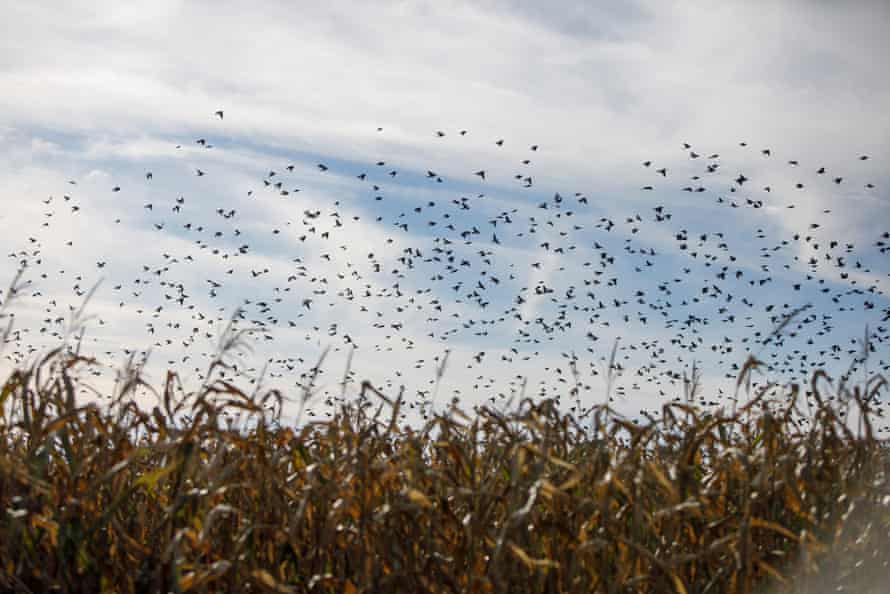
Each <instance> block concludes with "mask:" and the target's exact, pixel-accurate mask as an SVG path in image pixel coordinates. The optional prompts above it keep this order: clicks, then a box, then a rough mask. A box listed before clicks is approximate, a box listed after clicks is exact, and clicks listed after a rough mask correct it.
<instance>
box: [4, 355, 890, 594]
mask: <svg viewBox="0 0 890 594" xmlns="http://www.w3.org/2000/svg"><path fill="white" fill-rule="evenodd" d="M86 364H89V361H88V360H86V359H84V358H82V357H80V356H79V355H77V354H76V353H66V352H65V351H63V350H61V349H60V350H57V351H55V352H53V353H51V354H50V355H48V356H47V357H45V358H44V359H42V360H41V361H38V362H36V363H35V364H34V365H33V366H32V367H30V368H29V369H20V370H18V371H15V372H14V373H13V374H12V375H11V376H10V377H9V378H8V380H7V381H6V382H5V384H4V385H3V388H2V392H0V402H2V417H0V448H2V449H0V504H2V508H0V509H2V510H3V513H2V516H0V563H2V571H0V586H2V588H3V589H6V590H13V591H20V592H47V591H63V592H100V591H123V592H168V591H172V592H208V591H256V592H389V591H399V592H424V591H429V592H531V591H534V592H543V591H552V592H690V593H691V592H715V593H716V592H720V593H725V592H763V591H779V592H781V591H796V592H808V591H809V592H815V591H817V590H816V589H815V587H816V585H819V587H820V588H822V587H824V586H825V585H826V583H827V582H826V580H828V579H830V580H832V582H831V586H832V589H833V588H834V587H836V586H838V585H843V586H846V591H851V592H867V591H870V590H868V588H870V587H873V586H872V585H873V584H874V582H873V581H869V580H874V579H875V576H877V575H881V574H884V575H886V574H887V573H888V566H887V563H888V559H890V546H888V544H890V538H888V529H890V513H888V512H890V508H888V502H890V485H888V484H887V479H886V473H887V470H888V458H887V456H886V455H885V452H884V449H883V446H882V445H881V443H880V442H879V441H877V440H876V439H874V438H873V437H872V433H871V426H870V423H869V409H868V405H867V403H868V402H869V401H870V399H871V398H872V397H874V396H875V395H876V394H877V393H878V391H879V390H880V389H881V388H882V386H883V382H882V380H880V379H875V380H874V381H873V382H872V383H871V384H870V385H869V386H868V388H869V391H868V392H865V391H863V390H860V389H856V390H853V391H847V390H842V391H843V392H844V393H841V394H835V396H838V397H840V399H841V401H842V402H844V403H846V405H843V406H840V407H839V406H838V405H836V404H835V405H829V404H828V400H827V398H826V392H827V391H828V390H829V389H830V382H828V381H827V380H826V378H824V377H820V376H819V375H818V374H817V376H815V377H814V378H813V382H812V386H810V387H809V388H810V389H811V390H812V400H813V401H814V403H815V407H814V409H813V410H811V411H809V412H808V413H806V414H804V412H801V411H798V410H797V404H798V401H799V400H802V399H803V395H802V394H801V392H800V391H798V390H797V389H796V388H793V389H792V391H791V392H790V393H789V394H788V399H787V402H786V403H784V405H782V406H765V400H763V399H762V398H758V397H757V395H754V396H753V398H752V399H751V400H750V402H749V403H748V404H747V405H746V406H743V407H740V408H739V409H738V410H737V411H736V412H735V413H734V414H730V413H728V412H727V413H720V412H716V413H715V412H705V411H703V410H697V409H695V408H693V407H689V406H686V405H684V404H678V403H674V404H670V405H666V406H665V407H664V408H663V411H662V414H661V415H660V417H659V418H657V419H651V421H650V422H648V423H647V424H643V425H639V424H634V423H631V422H630V421H628V420H626V419H623V418H621V417H619V416H618V415H616V414H614V413H613V412H612V411H610V410H609V409H608V408H605V407H600V408H596V409H595V411H594V412H593V414H592V415H590V416H589V417H587V418H585V419H583V420H579V419H575V418H572V417H569V416H565V415H563V414H560V413H559V412H558V411H557V409H556V407H555V406H554V403H553V402H552V401H543V402H531V401H525V402H523V403H521V404H520V405H519V406H518V407H517V408H516V410H514V411H513V412H511V413H509V414H505V413H502V412H498V411H495V410H492V409H490V408H483V409H479V410H477V411H476V412H475V413H474V415H473V418H472V419H471V418H468V417H465V416H463V415H461V414H460V413H458V412H456V411H450V412H449V414H441V415H436V416H435V417H434V418H432V419H431V420H430V422H429V423H428V424H427V425H425V426H424V427H422V428H419V429H418V428H415V429H414V430H411V429H408V428H406V427H401V426H399V424H398V423H396V422H395V419H396V418H397V415H398V411H399V407H400V404H401V403H400V400H399V399H393V400H391V399H388V398H386V397H385V396H384V395H382V394H379V393H377V392H376V391H375V390H374V389H373V388H372V387H370V386H369V385H367V384H366V385H364V386H363V395H364V397H365V398H364V399H363V400H360V401H359V402H358V403H356V404H355V405H354V406H350V407H346V408H343V409H342V410H340V411H339V412H338V413H337V414H336V415H335V416H334V417H333V418H332V419H330V420H328V421H326V422H315V423H308V424H303V425H302V426H300V427H299V429H295V428H293V427H285V426H282V425H281V424H280V423H279V422H278V420H279V419H278V417H277V415H276V414H275V413H276V412H277V410H278V408H279V407H278V406H273V407H272V408H273V411H272V412H270V410H269V406H268V405H269V404H270V403H274V404H276V405H277V403H278V402H279V401H280V395H278V394H276V393H274V392H271V393H268V394H265V395H261V394H254V395H249V394H245V393H244V392H242V391H240V390H238V389H237V388H236V387H235V386H233V385H231V384H230V383H228V382H226V381H224V380H222V379H218V380H216V381H213V382H212V383H210V384H208V385H206V386H204V387H202V388H201V389H200V390H199V391H196V392H193V393H185V392H183V391H182V388H181V387H180V386H179V384H178V380H177V377H176V375H175V374H173V373H172V372H171V373H170V374H169V375H168V377H167V380H166V382H165V383H164V385H163V386H162V388H161V392H160V393H159V394H158V395H157V397H158V405H157V406H155V407H153V408H152V409H151V410H142V409H140V408H139V407H137V406H136V405H135V404H134V402H133V399H132V397H131V396H132V393H133V392H134V391H135V390H137V389H138V387H139V386H140V380H139V375H138V370H133V369H131V370H130V372H129V373H128V376H127V378H126V379H125V381H122V383H121V384H120V385H119V387H118V390H117V393H116V394H114V397H113V402H112V404H110V405H109V406H108V407H106V408H102V409H100V408H99V407H97V406H96V405H95V404H93V403H88V404H81V403H78V402H77V401H76V394H77V388H78V380H77V379H76V375H75V372H76V370H77V368H78V366H82V365H86ZM215 365H216V366H217V367H222V366H224V363H222V361H221V360H220V361H217V362H216V363H215ZM752 366H753V363H752V365H749V366H748V369H746V373H750V371H751V367H752ZM844 406H847V407H850V408H851V410H854V409H855V408H856V407H858V409H859V410H860V411H864V412H865V415H863V417H862V419H861V421H860V423H859V429H858V430H856V429H855V428H854V429H851V428H850V425H851V423H849V422H844V421H843V420H842V417H843V414H842V412H843V408H844ZM232 411H238V412H240V413H241V419H242V422H241V423H240V425H239V428H238V429H236V427H235V426H234V425H232V424H227V423H226V422H225V421H224V418H225V415H226V414H227V413H230V412H232ZM805 416H806V421H801V419H803V418H804V417H805ZM808 584H809V585H808ZM820 591H821V590H820Z"/></svg>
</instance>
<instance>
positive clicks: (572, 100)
mask: <svg viewBox="0 0 890 594" xmlns="http://www.w3.org/2000/svg"><path fill="white" fill-rule="evenodd" d="M323 4H324V3H314V2H313V3H310V2H306V3H292V2H288V3H284V2H281V3H276V2H267V3H262V4H261V5H257V4H256V3H247V2H212V3H210V2H176V1H163V0H155V1H152V2H141V3H124V2H76V3H59V2H36V1H32V2H18V3H7V5H6V6H5V7H4V11H3V13H4V24H3V25H2V30H0V197H2V200H3V207H4V208H3V209H2V211H0V252H2V254H3V255H4V257H6V260H5V261H6V264H5V266H4V267H3V269H2V270H3V272H4V274H3V275H2V277H0V284H2V285H4V286H5V285H6V284H7V283H8V282H9V281H11V280H12V278H13V276H14V275H15V272H16V270H17V269H18V268H20V267H21V266H22V264H24V263H26V264H27V267H26V270H25V273H24V279H25V281H26V282H28V283H29V284H28V285H27V286H26V289H25V290H24V291H23V292H22V294H21V295H20V297H19V299H18V300H16V301H15V302H14V303H13V304H12V306H11V311H12V312H13V313H14V314H15V326H14V329H15V332H14V333H13V335H12V336H11V340H10V342H9V344H7V345H6V347H5V350H4V351H3V352H2V356H3V361H4V365H5V366H6V367H5V369H8V368H9V366H11V365H12V364H13V363H18V362H21V361H27V360H32V359H33V358H34V357H35V356H36V354H37V353H39V352H41V350H42V349H45V348H47V347H49V346H54V345H56V344H58V341H59V338H58V336H57V335H58V334H62V333H64V329H65V326H66V322H67V320H68V319H69V317H70V310H71V308H75V309H76V308H77V307H79V306H80V305H81V303H82V302H83V299H84V297H85V292H86V291H88V290H89V289H90V288H91V287H92V286H93V285H94V284H95V283H97V282H98V281H99V280H100V279H102V282H101V284H100V285H99V287H98V289H97V291H96V293H95V295H94V296H93V297H92V299H91V301H90V302H89V304H88V306H87V310H86V311H87V313H88V314H91V315H92V316H93V318H92V319H91V320H90V321H88V323H87V324H86V333H85V336H84V340H83V348H84V350H85V351H87V352H88V353H90V354H92V355H95V356H96V357H97V358H98V359H100V360H101V362H102V364H103V366H104V367H103V368H101V369H104V371H101V370H100V368H97V371H96V376H95V378H94V383H95V384H96V385H97V386H102V385H106V386H107V385H109V383H110V382H112V381H113V379H114V372H113V370H114V369H115V368H117V367H118V366H119V365H120V364H121V363H122V362H123V361H124V360H125V358H126V355H127V352H128V351H131V352H143V351H146V350H150V351H151V354H150V357H149V364H148V367H147V370H148V372H149V377H151V378H152V379H154V380H155V381H160V380H161V379H162V378H163V370H165V369H166V368H168V367H172V368H175V369H177V370H179V371H180V372H181V373H182V374H183V376H184V378H185V379H186V380H188V381H191V382H193V383H197V381H199V380H200V375H199V374H200V373H202V372H203V371H204V370H206V368H207V365H208V362H209V359H208V357H209V354H210V353H211V352H212V350H213V346H214V344H215V340H216V338H217V337H218V336H219V333H220V331H221V330H222V328H223V327H224V326H225V323H226V321H227V320H228V319H229V318H230V317H231V316H232V315H233V313H234V312H235V311H236V310H237V309H238V308H239V307H241V308H243V318H244V319H243V320H241V321H240V322H239V325H240V326H241V327H247V326H253V327H258V328H260V329H261V331H259V332H257V333H255V334H254V337H253V340H252V341H251V345H252V348H253V352H252V354H246V355H244V356H243V357H242V359H241V360H240V361H239V370H241V371H244V372H246V373H247V374H248V375H249V376H256V375H257V374H258V373H259V371H260V370H261V369H262V368H263V367H264V365H268V369H267V372H266V376H265V379H264V380H263V381H264V384H265V385H267V386H279V387H283V388H285V389H286V390H288V391H289V393H292V395H296V391H297V390H296V386H297V385H298V384H299V383H300V382H302V381H303V379H302V378H301V376H300V374H302V373H304V372H306V371H307V370H308V369H309V368H310V367H311V366H312V365H313V364H314V363H315V361H316V360H317V359H318V357H319V356H320V355H321V353H322V352H323V351H324V349H325V348H326V347H330V352H329V354H328V357H327V359H326V361H325V365H324V368H323V369H324V373H323V374H322V375H321V377H320V384H321V385H322V386H323V387H324V388H326V389H327V390H328V391H329V392H330V393H331V394H335V395H339V393H340V386H339V384H340V382H341V379H342V376H343V373H344V370H345V368H346V359H347V354H348V353H349V352H350V350H351V346H352V345H355V346H356V347H357V348H356V350H355V352H354V356H353V359H352V369H353V370H354V379H355V380H357V381H358V380H361V379H365V378H367V379H369V380H371V381H372V382H373V383H374V384H375V385H377V386H379V387H381V389H383V390H384V391H385V392H387V393H391V394H395V393H396V392H397V391H398V389H399V387H400V386H402V385H404V386H406V395H407V396H409V397H410V399H411V400H412V401H413V400H414V399H415V396H416V395H417V394H418V391H421V392H424V391H425V392H426V395H427V396H430V395H431V393H432V390H433V385H434V383H435V378H436V370H437V368H438V367H439V365H440V362H441V360H442V357H443V355H444V353H445V352H446V350H447V351H449V352H450V354H449V357H448V364H447V366H446V369H445V373H444V377H443V378H442V381H441V386H440V387H439V391H438V395H437V404H439V405H442V404H444V403H446V402H448V401H449V400H450V399H451V398H452V397H453V396H455V395H459V396H460V397H461V399H462V401H463V402H464V403H465V404H472V403H478V402H483V401H485V400H487V399H488V398H493V399H494V400H495V402H498V403H501V402H503V401H504V398H505V397H506V396H509V395H510V394H511V393H519V392H520V391H521V390H522V386H523V385H525V388H524V389H525V394H526V395H537V394H547V395H550V396H556V395H558V394H561V395H562V397H563V402H564V403H565V404H566V406H569V405H570V404H571V402H569V400H572V401H574V399H569V398H568V392H569V390H570V388H571V386H573V385H574V384H575V382H576V377H575V375H574V373H573V371H572V365H571V364H570V361H571V360H572V357H574V358H575V364H574V367H575V372H576V373H577V381H578V382H579V383H580V384H581V385H582V386H586V387H587V389H583V390H582V393H581V395H580V397H581V401H582V403H583V405H585V406H586V405H589V404H593V403H598V402H601V401H602V399H603V394H604V388H605V379H604V378H605V375H606V373H605V371H606V369H607V361H608V359H609V356H610V352H611V350H612V347H613V345H614V344H615V340H616V339H620V341H619V343H618V351H617V355H616V362H617V363H618V364H619V365H620V370H619V371H618V372H617V373H618V377H617V379H616V380H615V396H616V404H617V405H618V406H619V407H620V408H622V409H623V410H626V411H628V412H630V413H636V412H637V411H638V410H640V409H641V408H653V407H655V406H658V405H659V404H660V403H663V402H665V401H666V400H667V399H669V398H673V397H677V396H680V395H682V393H683V382H682V375H683V373H684V372H685V373H686V374H690V373H691V370H692V367H693V365H695V367H696V369H698V370H700V371H701V373H702V382H703V385H704V388H705V389H704V392H703V396H704V399H705V400H706V401H709V402H718V401H720V402H725V398H726V397H727V396H730V395H732V392H733V388H734V385H735V377H736V374H737V372H738V369H739V368H740V367H741V366H742V365H743V364H744V363H745V360H746V359H747V357H748V355H749V354H751V353H755V354H757V356H758V357H759V358H760V359H761V360H763V361H764V362H765V363H767V364H769V366H770V369H764V370H763V371H764V374H763V375H762V376H758V381H759V382H764V381H767V380H777V381H780V382H789V381H800V380H803V379H804V378H805V377H806V376H807V375H808V373H809V372H810V371H812V370H813V369H815V368H817V367H825V368H827V369H829V370H831V371H832V372H834V373H839V372H840V371H842V370H844V369H846V368H847V367H848V366H849V365H850V363H851V361H852V360H853V358H854V357H855V356H856V355H857V353H859V352H860V350H861V341H862V339H863V337H864V335H865V330H866V327H868V328H869V330H870V331H871V332H872V342H871V345H872V347H873V352H872V353H871V356H870V358H869V361H868V370H869V371H873V372H877V371H881V370H883V371H884V372H885V373H887V372H890V296H888V290H890V235H888V233H890V175H888V168H887V163H888V159H890V110H888V108H887V106H890V78H888V76H887V71H888V69H887V64H886V63H887V60H888V57H890V35H888V34H887V31H888V28H890V4H888V3H887V2H880V1H875V2H838V3H828V2H815V1H814V2H792V1H787V2H769V3H767V2H762V3H761V2H718V3H714V2H663V1H643V2H620V3H619V2H614V3H613V2H609V3H591V2H562V3H558V4H554V3H541V2H449V3H442V2H436V3H433V2H400V3H369V2H336V3H333V4H334V6H333V7H330V6H323ZM218 110H221V111H222V113H223V116H222V117H219V116H218V115H216V112H217V111H218ZM464 130H465V131H466V133H465V134H461V131H464ZM440 132H441V133H442V134H440ZM199 140H200V141H201V142H198V141H199ZM501 140H502V143H500V144H498V142H497V141H501ZM686 145H688V147H687V146H686ZM532 146H535V147H537V148H536V150H533V149H532ZM765 149H768V151H769V154H766V153H764V150H765ZM864 157H867V158H864ZM524 161H527V162H524ZM378 163H382V164H381V165H378ZM644 163H648V165H645V164H644ZM319 165H323V167H320V166H319ZM662 168H665V169H666V171H664V174H663V175H662V174H660V173H659V172H658V170H659V169H662ZM820 168H824V169H820ZM480 171H484V172H485V176H484V179H483V178H482V176H481V175H478V174H477V172H480ZM820 171H821V172H820ZM272 172H274V175H273V174H272ZM392 172H394V173H395V174H394V175H393V174H391V173H392ZM149 173H150V175H149ZM278 184H280V185H278ZM684 188H685V189H686V190H684ZM766 188H769V189H768V190H767V189H766ZM0 297H2V299H3V301H4V302H5V301H6V299H7V294H6V291H5V289H4V292H3V294H2V295H0ZM807 305H809V306H810V308H809V309H808V310H806V311H804V312H802V313H800V314H799V315H798V317H796V318H795V319H794V321H793V322H792V323H791V324H789V325H788V326H787V327H786V328H785V330H784V332H783V334H782V335H781V336H780V337H778V338H777V339H774V340H773V341H771V342H770V343H769V344H766V345H763V344H762V343H763V341H764V339H765V338H766V337H767V336H769V335H770V333H771V331H772V330H773V329H774V328H775V327H776V326H777V324H779V323H780V322H781V320H782V319H783V318H784V317H785V316H786V315H787V314H789V313H790V312H791V311H793V310H795V309H797V308H800V307H803V306H807ZM857 377H862V374H859V375H858V376H857ZM103 382H105V383H104V384H103ZM356 385H357V383H354V384H353V386H352V387H351V388H350V392H349V393H353V391H354V389H355V386H356ZM721 391H722V392H721ZM323 401H324V396H323V395H321V396H319V399H318V401H317V403H316V404H317V405H318V407H317V409H316V410H318V411H321V410H322V409H323V408H324V407H323V406H322V405H323ZM318 414H321V413H320V412H319V413H318Z"/></svg>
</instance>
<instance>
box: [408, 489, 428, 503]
mask: <svg viewBox="0 0 890 594" xmlns="http://www.w3.org/2000/svg"><path fill="white" fill-rule="evenodd" d="M405 495H406V496H407V497H408V499H409V500H410V501H411V503H416V504H417V505H420V506H423V507H433V502H432V501H430V500H429V497H427V496H426V495H424V494H423V493H421V492H420V491H418V490H417V489H415V488H413V487H410V488H408V489H407V490H406V491H405Z"/></svg>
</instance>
